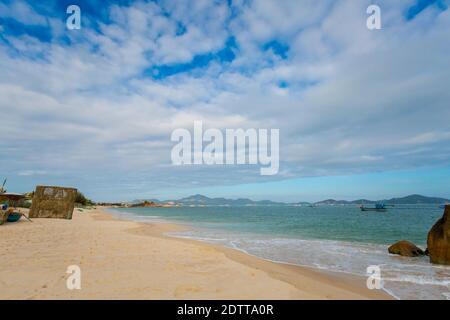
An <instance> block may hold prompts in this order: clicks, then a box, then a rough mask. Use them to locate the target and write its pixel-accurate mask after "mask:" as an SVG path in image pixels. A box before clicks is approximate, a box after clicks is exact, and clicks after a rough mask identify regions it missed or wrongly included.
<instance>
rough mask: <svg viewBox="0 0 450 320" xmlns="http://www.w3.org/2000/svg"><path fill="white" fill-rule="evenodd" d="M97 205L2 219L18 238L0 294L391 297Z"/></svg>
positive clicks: (6, 233) (348, 279)
mask: <svg viewBox="0 0 450 320" xmlns="http://www.w3.org/2000/svg"><path fill="white" fill-rule="evenodd" d="M104 209H106V208H98V209H96V210H83V212H79V211H78V210H77V209H76V210H75V212H74V217H73V220H48V219H35V220H34V222H33V223H27V222H25V221H19V223H16V224H10V225H6V228H5V226H2V228H0V234H2V237H4V238H5V239H7V240H8V241H13V242H14V243H24V245H19V246H18V248H17V250H16V251H15V250H8V249H6V252H5V254H4V257H5V259H2V261H0V286H1V287H4V289H3V290H0V298H2V299H194V300H196V299H207V300H208V299H226V300H229V299H256V300H259V299H276V300H283V299H394V298H393V297H392V296H390V295H389V294H388V293H386V292H385V291H382V290H368V289H367V288H366V286H365V281H366V279H365V278H363V277H358V276H353V275H346V274H341V273H339V274H336V272H325V271H322V270H316V269H314V270H313V269H312V268H308V267H300V266H295V265H290V264H285V263H277V262H272V261H269V260H264V259H261V258H258V257H255V256H253V255H249V254H247V253H244V252H243V251H241V250H236V249H231V248H227V247H222V246H219V245H214V244H210V243H207V242H203V241H198V240H193V239H186V238H180V237H174V236H170V235H167V233H169V232H175V231H179V230H181V229H182V228H183V227H182V226H180V225H177V224H172V223H160V222H158V223H151V222H135V221H129V220H123V219H119V218H117V217H115V216H114V214H113V213H111V212H108V211H106V210H104ZM37 229H41V230H40V231H45V232H39V230H37ZM27 245H29V246H30V247H31V248H28V247H27ZM30 255H31V256H33V258H32V259H30ZM25 258H28V259H25ZM73 264H75V265H79V266H80V268H81V270H82V274H83V277H82V290H68V289H67V288H66V286H65V282H66V278H67V276H68V275H67V274H66V273H65V271H66V268H67V266H68V265H73ZM27 270H28V272H27ZM30 270H33V271H34V272H32V271H30Z"/></svg>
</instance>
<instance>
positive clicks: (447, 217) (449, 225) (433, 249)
mask: <svg viewBox="0 0 450 320" xmlns="http://www.w3.org/2000/svg"><path fill="white" fill-rule="evenodd" d="M428 254H429V256H430V261H431V263H437V264H447V265H450V205H447V206H445V210H444V215H443V216H442V218H440V219H439V220H438V221H437V222H436V223H435V224H434V226H433V227H432V228H431V230H430V232H428Z"/></svg>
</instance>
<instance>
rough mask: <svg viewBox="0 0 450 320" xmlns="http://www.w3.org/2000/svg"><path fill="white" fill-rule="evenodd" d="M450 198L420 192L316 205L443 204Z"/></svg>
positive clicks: (320, 202)
mask: <svg viewBox="0 0 450 320" xmlns="http://www.w3.org/2000/svg"><path fill="white" fill-rule="evenodd" d="M448 202H450V200H448V199H444V198H436V197H426V196H421V195H419V194H413V195H410V196H406V197H403V198H392V199H384V200H377V201H373V200H367V199H359V200H353V201H346V200H334V199H328V200H324V201H319V202H316V203H315V204H316V205H342V204H374V203H384V204H443V203H448Z"/></svg>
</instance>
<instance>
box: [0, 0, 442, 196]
mask: <svg viewBox="0 0 450 320" xmlns="http://www.w3.org/2000/svg"><path fill="white" fill-rule="evenodd" d="M72 4H76V5H78V6H79V7H80V9H81V29H79V30H69V29H68V28H67V27H66V19H67V18H68V17H69V14H67V13H66V9H67V7H68V6H69V5H72ZM371 4H376V5H378V6H379V7H380V8H381V19H382V28H381V29H380V30H369V29H368V28H367V27H366V20H367V18H368V16H369V15H368V14H367V12H366V10H367V7H368V6H369V5H371ZM449 6H450V1H449V0H435V1H432V0H397V1H391V0H372V1H365V0H355V1H348V0H320V1H317V0H296V1H293V0H291V1H280V0H276V1H275V0H273V1H272V0H265V1H246V0H228V1H213V0H196V1H181V0H178V1H177V0H171V1H143V0H142V1H131V0H130V1H125V0H124V1H112V0H108V1H97V0H84V1H75V0H70V1H61V0H60V1H57V0H53V1H52V0H49V1H25V0H15V1H10V0H0V121H1V123H0V178H2V177H7V178H8V184H7V187H8V190H9V191H11V192H26V191H30V190H33V189H34V187H35V186H36V185H38V184H45V185H62V186H74V187H77V188H78V189H80V190H81V191H83V192H84V193H85V194H86V195H87V196H89V197H91V198H93V199H94V200H97V201H123V200H133V199H142V198H160V199H173V198H179V197H183V196H188V195H191V194H195V193H202V194H205V195H207V196H226V197H230V198H237V197H250V198H252V199H271V200H280V201H314V200H322V199H325V198H339V199H355V198H362V197H364V198H371V199H382V198H389V197H391V196H392V197H394V196H402V195H407V194H412V193H419V194H425V195H429V196H440V197H445V198H450V121H449V119H450V81H449V79H450V59H449V56H450V41H449V40H450V10H449V9H448V8H449ZM194 121H202V122H203V124H204V126H205V127H207V128H217V129H219V130H225V129H237V128H243V129H248V128H256V129H260V128H267V129H279V130H280V169H279V172H278V174H276V175H273V176H261V175H260V174H259V172H260V171H259V169H260V166H255V165H234V166H220V165H215V166H214V165H213V166H207V165H201V166H174V165H173V164H172V162H171V158H170V155H171V149H172V148H173V146H174V142H173V141H171V139H170V137H171V133H172V132H173V131H174V130H175V129H178V128H186V129H188V130H192V128H193V123H194Z"/></svg>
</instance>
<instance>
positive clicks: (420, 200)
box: [381, 194, 450, 204]
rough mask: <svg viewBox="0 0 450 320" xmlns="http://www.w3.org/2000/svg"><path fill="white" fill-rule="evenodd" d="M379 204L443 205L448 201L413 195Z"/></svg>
mask: <svg viewBox="0 0 450 320" xmlns="http://www.w3.org/2000/svg"><path fill="white" fill-rule="evenodd" d="M381 202H383V203H386V204H444V203H448V202H450V200H449V199H443V198H435V197H425V196H421V195H419V194H413V195H410V196H406V197H403V198H392V199H389V200H383V201H381Z"/></svg>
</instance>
